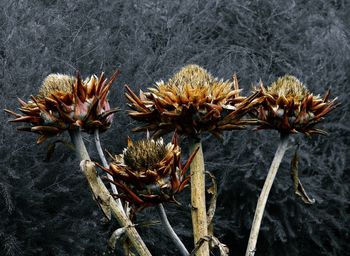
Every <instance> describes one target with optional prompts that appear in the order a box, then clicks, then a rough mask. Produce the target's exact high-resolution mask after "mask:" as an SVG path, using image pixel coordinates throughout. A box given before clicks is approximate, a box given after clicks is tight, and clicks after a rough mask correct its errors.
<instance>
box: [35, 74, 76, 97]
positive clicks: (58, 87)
mask: <svg viewBox="0 0 350 256" xmlns="http://www.w3.org/2000/svg"><path fill="white" fill-rule="evenodd" d="M75 81H76V78H75V77H74V76H68V75H62V74H50V75H48V76H47V77H46V78H45V80H44V82H43V84H42V85H41V88H40V89H39V95H38V96H39V97H43V98H44V97H49V96H50V95H52V94H54V93H72V92H73V89H72V88H73V84H74V83H75Z"/></svg>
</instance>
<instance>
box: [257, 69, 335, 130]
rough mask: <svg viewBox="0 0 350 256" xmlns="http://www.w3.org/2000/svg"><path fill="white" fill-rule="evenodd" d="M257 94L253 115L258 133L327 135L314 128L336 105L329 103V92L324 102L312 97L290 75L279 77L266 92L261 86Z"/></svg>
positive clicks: (321, 99) (322, 99)
mask: <svg viewBox="0 0 350 256" xmlns="http://www.w3.org/2000/svg"><path fill="white" fill-rule="evenodd" d="M257 90H260V93H261V96H260V97H259V98H257V99H256V100H255V101H257V102H259V103H260V104H259V106H258V108H257V109H256V110H255V111H253V112H254V115H255V116H256V117H257V118H258V119H259V121H260V126H259V127H258V129H276V130H278V131H279V132H280V133H282V134H290V133H296V132H301V133H304V134H306V135H313V134H326V132H325V131H323V130H320V129H317V128H315V125H316V124H317V123H319V122H320V121H321V120H322V119H323V118H324V116H325V115H326V114H328V113H329V112H330V111H332V110H333V109H335V108H336V107H337V106H338V105H339V103H338V102H337V99H336V98H335V99H333V100H329V95H330V91H327V92H326V94H325V96H324V97H323V98H321V97H319V96H314V95H313V94H312V93H311V92H310V91H309V90H308V89H307V88H306V87H305V86H304V85H303V84H302V83H301V82H300V81H299V80H298V79H297V78H296V77H294V76H290V75H285V76H283V77H280V78H279V79H278V80H277V81H275V82H274V83H272V85H271V86H270V87H268V88H265V87H264V86H263V85H262V84H261V85H260V89H257Z"/></svg>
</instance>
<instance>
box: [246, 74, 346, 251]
mask: <svg viewBox="0 0 350 256" xmlns="http://www.w3.org/2000/svg"><path fill="white" fill-rule="evenodd" d="M256 91H260V96H259V97H258V98H257V99H256V100H255V101H256V102H258V103H259V105H257V107H256V109H255V110H253V112H252V113H253V115H254V116H255V117H256V118H257V119H258V121H259V124H260V126H259V127H258V129H275V130H278V132H279V133H280V137H281V140H280V143H279V144H278V147H277V151H276V153H275V156H274V159H273V161H272V163H271V166H270V170H269V172H268V175H267V177H266V180H265V184H264V186H263V189H262V191H261V194H260V196H259V199H258V203H257V207H256V211H255V216H254V220H253V224H252V229H251V231H250V236H249V242H248V246H247V251H246V256H253V255H254V253H255V250H256V242H257V239H258V234H259V229H260V225H261V220H262V216H263V213H264V209H265V205H266V202H267V198H268V195H269V193H270V190H271V187H272V184H273V181H274V179H275V176H276V174H277V171H278V168H279V165H280V163H281V161H282V159H283V156H284V153H285V152H286V150H287V148H288V137H289V135H290V134H293V133H303V134H305V135H307V136H311V135H314V134H326V132H325V131H322V130H320V129H317V128H315V125H316V124H318V123H319V122H320V121H321V120H322V119H323V118H324V116H325V115H326V114H328V113H329V112H330V111H332V110H333V109H335V108H336V107H337V106H338V105H339V103H338V102H337V99H336V98H335V99H333V100H329V95H330V91H327V93H326V94H325V96H324V97H323V98H321V97H319V96H315V95H313V94H312V93H311V92H310V91H309V90H308V89H307V88H306V87H305V86H304V85H303V84H302V83H301V82H300V81H299V80H298V79H297V78H296V77H294V76H290V75H285V76H283V77H280V78H279V79H277V81H275V82H274V83H272V85H271V86H270V87H268V88H265V87H264V86H263V85H262V83H261V84H260V88H257V89H256ZM296 182H298V180H296Z"/></svg>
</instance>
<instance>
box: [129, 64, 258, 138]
mask: <svg viewBox="0 0 350 256" xmlns="http://www.w3.org/2000/svg"><path fill="white" fill-rule="evenodd" d="M126 89H127V94H126V97H127V98H128V100H129V101H130V104H129V107H130V108H131V109H132V110H130V111H129V115H130V116H131V117H132V118H134V119H136V120H138V121H141V122H144V123H146V125H145V126H143V127H138V128H136V129H134V131H145V130H150V131H153V132H154V133H155V134H154V136H155V137H159V136H162V135H163V134H166V133H169V132H172V131H174V130H176V131H177V132H178V133H179V134H186V135H188V136H197V135H198V134H200V133H201V132H203V131H208V132H211V133H212V134H214V135H216V136H220V134H221V132H222V131H223V130H231V129H241V128H244V125H245V124H247V123H249V120H242V119H241V118H242V116H243V115H244V114H245V113H246V112H247V111H248V110H249V109H250V107H251V104H250V103H251V102H252V100H253V99H254V98H255V97H256V96H257V95H258V93H255V94H254V95H252V96H250V97H249V98H245V97H242V96H240V95H239V92H240V89H239V86H238V81H237V78H236V76H234V77H233V82H229V81H223V80H218V79H217V78H214V77H213V76H212V75H211V74H210V73H208V72H207V71H206V70H205V69H203V68H202V67H200V66H197V65H188V66H185V67H184V68H182V69H181V70H180V71H179V72H178V73H177V74H175V75H174V76H173V77H172V78H171V79H169V81H168V82H166V83H165V82H164V81H160V82H157V83H156V86H155V87H153V88H148V92H145V93H144V92H142V91H141V92H140V96H139V97H138V96H137V95H135V93H133V92H132V90H131V89H130V88H129V87H128V86H126Z"/></svg>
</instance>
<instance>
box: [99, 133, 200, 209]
mask: <svg viewBox="0 0 350 256" xmlns="http://www.w3.org/2000/svg"><path fill="white" fill-rule="evenodd" d="M196 152H197V150H196V151H195V152H193V153H192V155H191V156H190V157H189V159H188V160H187V161H186V163H185V164H184V165H182V164H181V162H180V160H181V159H180V157H181V150H180V147H179V146H178V142H177V138H176V135H174V137H173V139H172V142H171V143H168V144H167V145H165V144H164V143H163V140H162V139H158V140H151V139H145V140H140V141H136V142H132V141H131V140H130V139H129V141H128V147H127V148H125V149H124V151H123V153H122V154H120V155H117V156H115V157H113V161H112V162H111V163H110V167H109V169H107V168H104V167H103V166H101V165H100V164H98V163H96V164H97V165H98V166H99V167H100V168H101V169H103V170H104V171H106V172H108V173H109V174H111V175H112V176H113V178H114V181H110V182H113V183H114V184H115V185H116V186H117V187H118V188H119V192H120V194H119V195H118V196H119V197H121V198H122V199H124V200H126V201H128V202H130V203H131V204H132V205H133V206H134V207H135V208H136V209H142V208H145V207H149V206H154V205H157V204H159V203H163V202H176V201H175V198H174V196H175V195H176V194H177V193H179V192H181V191H182V190H183V189H184V188H185V186H186V185H187V184H188V181H189V177H186V171H187V169H188V167H189V165H190V164H191V162H192V159H193V157H194V155H195V154H196Z"/></svg>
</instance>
